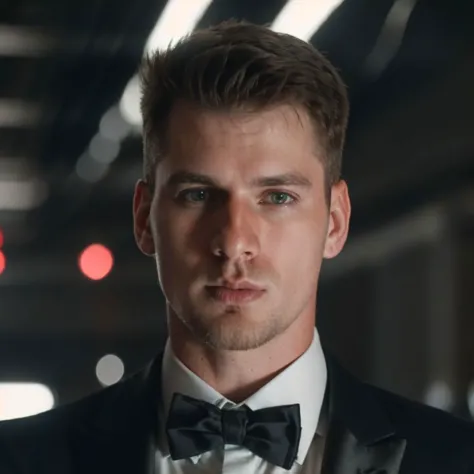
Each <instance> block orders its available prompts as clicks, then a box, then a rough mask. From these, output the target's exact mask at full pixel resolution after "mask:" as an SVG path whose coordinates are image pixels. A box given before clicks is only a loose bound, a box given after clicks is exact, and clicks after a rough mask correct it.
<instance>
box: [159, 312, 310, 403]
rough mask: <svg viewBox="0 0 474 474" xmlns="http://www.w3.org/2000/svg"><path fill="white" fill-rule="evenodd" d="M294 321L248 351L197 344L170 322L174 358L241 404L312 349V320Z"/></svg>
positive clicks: (176, 321)
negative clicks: (263, 343)
mask: <svg viewBox="0 0 474 474" xmlns="http://www.w3.org/2000/svg"><path fill="white" fill-rule="evenodd" d="M299 319H300V318H298V320H297V321H295V322H294V323H293V324H292V325H291V326H290V327H288V328H287V329H286V331H284V332H283V333H282V334H280V335H278V336H276V337H275V338H274V339H272V340H271V341H269V342H268V343H266V344H265V345H263V346H261V347H258V348H256V349H252V350H248V351H228V350H216V349H213V348H212V347H210V346H208V345H206V344H205V343H203V342H201V341H199V340H197V339H196V338H195V337H194V336H193V334H192V333H191V332H190V331H189V329H188V328H187V327H186V326H185V325H184V324H182V322H181V321H180V320H179V319H178V318H177V317H171V318H169V323H168V324H169V336H170V343H171V347H172V349H173V352H174V354H175V356H176V357H177V358H178V359H179V360H180V361H181V362H182V363H183V364H184V365H185V366H186V367H188V369H190V370H191V371H192V372H194V373H195V374H196V375H197V376H198V377H200V378H201V379H202V380H204V381H205V382H206V383H207V384H208V385H210V386H211V387H212V388H214V389H215V390H216V391H217V392H219V393H220V394H222V395H223V396H224V397H226V398H227V399H229V400H231V401H233V402H234V403H239V402H242V401H243V400H245V399H247V398H248V397H250V396H251V395H252V394H253V393H255V392H257V391H258V390H259V389H260V388H262V387H263V386H264V385H265V384H267V383H268V382H269V381H270V380H271V379H273V378H274V377H275V376H277V375H278V374H279V373H280V372H282V371H283V370H284V369H285V368H286V367H288V366H289V365H290V364H291V363H292V362H294V361H295V360H296V359H298V358H299V357H300V356H301V355H302V354H303V353H304V352H305V351H306V350H307V349H308V347H309V346H310V345H311V342H312V340H313V335H314V316H313V318H312V319H311V318H306V319H307V322H306V321H305V322H306V324H303V321H300V320H299Z"/></svg>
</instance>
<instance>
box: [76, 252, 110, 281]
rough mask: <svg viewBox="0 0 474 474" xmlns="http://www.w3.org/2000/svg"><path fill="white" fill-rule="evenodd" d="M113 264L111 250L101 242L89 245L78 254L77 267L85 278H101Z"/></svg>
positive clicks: (108, 271)
mask: <svg viewBox="0 0 474 474" xmlns="http://www.w3.org/2000/svg"><path fill="white" fill-rule="evenodd" d="M113 265H114V257H113V256H112V252H111V251H110V250H109V249H108V248H107V247H104V246H103V245H101V244H92V245H89V247H87V248H86V249H85V250H83V251H82V253H81V255H80V256H79V268H80V269H81V271H82V273H84V275H85V276H86V277H87V278H90V279H91V280H102V278H105V277H106V276H107V275H108V274H109V273H110V271H111V270H112V267H113Z"/></svg>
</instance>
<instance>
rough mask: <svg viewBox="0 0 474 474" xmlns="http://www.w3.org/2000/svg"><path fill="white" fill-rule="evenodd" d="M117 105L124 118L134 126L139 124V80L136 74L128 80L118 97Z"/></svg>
mask: <svg viewBox="0 0 474 474" xmlns="http://www.w3.org/2000/svg"><path fill="white" fill-rule="evenodd" d="M119 107H120V113H121V114H122V117H123V118H124V120H126V121H127V122H128V123H129V124H130V125H133V126H135V127H140V126H141V124H142V114H141V111H140V80H139V79H138V76H133V77H132V78H131V79H130V81H128V84H127V86H126V87H125V90H124V92H123V94H122V98H121V99H120V105H119Z"/></svg>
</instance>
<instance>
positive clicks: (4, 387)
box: [0, 383, 54, 420]
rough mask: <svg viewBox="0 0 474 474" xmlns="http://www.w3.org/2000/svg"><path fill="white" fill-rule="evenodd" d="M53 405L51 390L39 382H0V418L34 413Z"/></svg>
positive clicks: (4, 418)
mask: <svg viewBox="0 0 474 474" xmlns="http://www.w3.org/2000/svg"><path fill="white" fill-rule="evenodd" d="M53 407H54V395H53V393H52V392H51V390H50V389H49V388H48V387H47V386H46V385H43V384H39V383H0V420H11V419H13V418H22V417H25V416H31V415H36V414H37V413H42V412H44V411H47V410H50V409H51V408H53Z"/></svg>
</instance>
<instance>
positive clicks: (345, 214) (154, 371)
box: [0, 22, 474, 474]
mask: <svg viewBox="0 0 474 474" xmlns="http://www.w3.org/2000/svg"><path fill="white" fill-rule="evenodd" d="M142 78H143V97H142V103H141V105H142V113H143V122H144V157H145V160H144V161H145V166H144V179H143V180H140V181H139V182H138V184H137V186H136V189H135V197H134V206H133V210H134V224H135V228H134V230H135V236H136V241H137V243H138V246H139V248H140V249H141V250H142V251H143V252H144V253H145V254H146V255H149V256H152V257H153V258H154V259H155V262H156V266H157V271H158V278H159V282H160V286H161V289H162V290H163V293H164V295H165V297H166V302H167V303H166V310H167V321H168V328H169V340H168V342H167V344H166V347H165V350H164V352H163V353H160V355H159V356H158V357H157V358H156V360H155V361H154V362H153V363H152V364H151V365H150V367H149V368H147V369H146V370H145V371H143V372H142V373H139V374H137V375H135V376H134V377H132V378H130V379H128V380H125V381H123V382H121V383H118V384H116V385H115V386H113V387H110V388H108V389H106V390H104V391H102V392H100V393H98V394H94V395H92V396H90V397H88V398H86V399H85V400H82V401H79V402H77V403H75V404H72V405H70V406H63V407H60V408H58V409H56V410H53V411H52V412H49V413H45V414H42V415H38V416H36V417H32V418H29V419H23V420H16V421H13V422H8V423H5V424H3V425H2V426H0V467H1V469H0V473H1V474H13V473H15V474H26V473H35V474H37V473H43V472H44V473H48V474H60V473H61V474H73V473H74V474H86V473H87V474H99V473H101V474H102V473H113V474H117V473H123V474H125V473H127V474H130V473H133V474H141V473H143V474H145V473H162V474H172V473H176V474H178V473H179V474H181V473H182V474H192V473H198V472H208V473H229V474H230V473H258V474H263V473H272V474H273V473H282V472H290V473H303V474H308V473H320V472H322V473H323V474H369V473H370V474H395V473H400V474H441V473H443V474H468V473H471V474H472V473H474V429H473V427H472V426H471V425H470V424H468V423H467V422H464V421H461V420H458V419H455V418H454V417H451V416H449V415H447V414H445V413H443V412H441V411H437V410H434V409H431V408H428V407H424V406H422V405H419V404H416V403H413V402H410V401H408V400H405V399H402V398H399V397H397V396H395V395H392V394H389V393H386V392H384V391H382V390H379V389H376V388H374V387H370V386H368V385H365V384H363V383H361V382H359V381H357V380H355V379H354V378H353V377H352V376H350V375H349V374H347V373H346V372H345V371H344V370H343V369H342V368H340V367H339V366H338V365H337V363H336V362H335V361H334V360H333V358H332V357H331V356H330V355H329V354H327V353H325V352H324V351H323V350H322V348H321V344H320V340H319V337H318V333H317V331H316V330H315V315H316V306H317V305H316V293H317V284H318V277H319V273H320V269H321V263H322V260H323V259H324V258H333V257H335V256H336V255H337V254H338V253H339V252H340V251H341V249H342V248H343V246H344V243H345V240H346V237H347V232H348V228H349V218H350V200H349V195H348V190H347V185H346V183H345V182H344V181H343V180H341V178H340V172H341V155H342V148H343V143H344V133H345V128H346V122H347V115H348V104H347V97H346V92H345V88H344V86H343V84H342V82H341V80H340V78H339V76H338V74H337V73H336V71H335V70H334V68H333V67H332V66H331V65H330V64H329V62H328V61H327V60H326V59H324V58H323V57H322V56H321V55H320V54H319V53H318V52H317V51H315V50H314V49H313V48H312V47H311V46H309V45H308V44H306V43H304V42H302V41H299V40H297V39H296V38H293V37H291V36H286V35H279V34H276V33H274V32H271V31H270V30H268V29H266V28H264V27H260V26H255V25H250V24H245V23H236V22H229V23H225V24H221V25H219V26H217V27H214V28H211V29H208V30H204V31H200V32H197V33H195V34H193V35H191V36H190V37H188V38H186V39H184V40H183V41H181V42H180V43H179V44H178V45H177V46H175V47H174V48H171V49H169V50H167V51H165V52H159V53H157V54H155V55H154V56H153V57H151V58H148V59H147V60H146V61H145V64H144V68H143V72H142Z"/></svg>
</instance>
